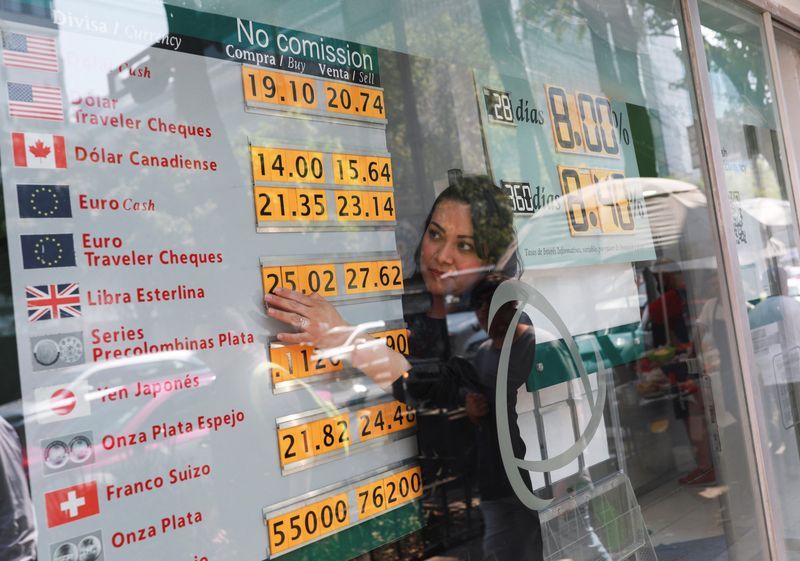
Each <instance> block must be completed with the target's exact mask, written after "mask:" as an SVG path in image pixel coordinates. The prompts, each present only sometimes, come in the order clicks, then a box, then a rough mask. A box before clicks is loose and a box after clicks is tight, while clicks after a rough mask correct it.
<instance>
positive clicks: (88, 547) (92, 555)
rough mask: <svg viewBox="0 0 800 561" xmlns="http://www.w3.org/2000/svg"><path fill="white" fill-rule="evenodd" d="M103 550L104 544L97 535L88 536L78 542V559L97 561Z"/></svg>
mask: <svg viewBox="0 0 800 561" xmlns="http://www.w3.org/2000/svg"><path fill="white" fill-rule="evenodd" d="M102 551H103V544H102V543H101V542H100V539H99V538H98V537H97V536H86V537H85V538H83V539H82V540H81V541H79V542H78V561H96V560H97V558H99V557H100V553H101V552H102Z"/></svg>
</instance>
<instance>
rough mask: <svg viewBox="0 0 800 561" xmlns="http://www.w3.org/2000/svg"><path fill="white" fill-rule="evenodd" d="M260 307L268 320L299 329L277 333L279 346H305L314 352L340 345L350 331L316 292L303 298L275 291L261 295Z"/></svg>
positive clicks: (302, 295)
mask: <svg viewBox="0 0 800 561" xmlns="http://www.w3.org/2000/svg"><path fill="white" fill-rule="evenodd" d="M264 305H265V306H266V308H267V315H268V316H269V317H271V318H275V319H277V320H280V321H282V322H284V323H288V324H289V325H291V326H294V327H296V328H297V329H298V330H299V331H298V332H296V333H289V332H286V333H278V340H279V341H281V342H283V343H289V344H300V343H306V344H309V345H314V346H315V347H316V348H318V349H330V348H334V347H338V346H340V345H342V344H344V343H345V342H346V341H347V338H348V336H349V335H350V333H352V331H353V327H352V326H351V325H349V324H348V323H347V322H346V321H344V320H343V319H342V316H340V315H339V312H337V311H336V308H334V307H333V305H332V304H331V303H330V302H328V301H327V300H325V298H323V297H322V296H320V295H319V294H317V293H316V292H315V293H313V294H310V295H306V294H301V293H300V292H295V291H293V290H287V289H285V288H276V289H275V291H274V292H273V293H272V294H267V295H266V296H264Z"/></svg>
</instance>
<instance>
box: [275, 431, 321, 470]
mask: <svg viewBox="0 0 800 561" xmlns="http://www.w3.org/2000/svg"><path fill="white" fill-rule="evenodd" d="M278 454H279V456H278V457H279V458H280V462H281V466H285V465H288V464H291V463H294V462H299V461H300V460H305V459H306V458H310V457H312V456H313V455H314V449H313V443H312V436H311V427H309V426H308V425H300V426H296V427H289V428H285V429H278Z"/></svg>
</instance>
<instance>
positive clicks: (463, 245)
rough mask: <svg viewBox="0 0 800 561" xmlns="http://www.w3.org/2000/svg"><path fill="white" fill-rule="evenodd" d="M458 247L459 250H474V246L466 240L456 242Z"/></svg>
mask: <svg viewBox="0 0 800 561" xmlns="http://www.w3.org/2000/svg"><path fill="white" fill-rule="evenodd" d="M458 249H460V250H461V251H470V252H471V251H474V250H475V246H473V245H472V244H471V243H468V242H461V243H460V244H458Z"/></svg>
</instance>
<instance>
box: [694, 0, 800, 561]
mask: <svg viewBox="0 0 800 561" xmlns="http://www.w3.org/2000/svg"><path fill="white" fill-rule="evenodd" d="M700 17H701V20H702V22H703V38H704V43H705V47H706V53H707V55H708V69H709V73H710V76H711V85H712V92H713V99H714V106H715V116H716V121H717V127H718V128H719V132H720V138H721V140H722V157H723V162H724V167H725V183H726V185H727V188H728V193H729V195H730V204H731V209H732V213H733V227H734V234H735V239H736V250H737V256H738V263H739V268H740V270H741V277H742V285H743V292H744V297H745V299H746V300H747V301H746V302H745V305H746V306H747V308H748V316H749V321H750V337H751V339H752V343H753V349H754V353H755V362H756V367H757V370H756V371H755V372H753V373H752V374H751V377H752V378H751V379H752V382H753V384H754V385H755V386H757V393H756V395H757V396H758V400H759V401H758V402H757V404H756V407H755V411H756V412H757V416H758V419H759V422H760V423H761V426H762V429H761V430H763V435H762V438H761V442H762V448H763V450H764V456H765V460H766V466H765V467H766V469H767V470H768V472H767V474H766V477H765V480H766V481H767V482H768V485H769V490H770V493H771V494H772V501H773V504H774V505H775V508H776V510H777V511H778V512H777V513H776V516H775V524H776V526H775V532H776V534H777V538H778V540H779V543H780V546H781V547H783V548H786V550H784V551H785V552H784V554H785V555H789V551H791V549H792V547H793V546H792V545H791V544H792V543H793V536H794V535H795V534H796V531H797V522H796V521H795V516H794V514H793V507H792V505H793V503H794V501H793V499H792V493H793V488H794V486H793V485H792V484H791V483H790V481H791V480H792V478H793V477H795V474H797V473H798V469H799V468H800V463H799V462H798V454H797V438H796V437H797V424H798V422H800V417H798V412H797V404H796V397H795V393H796V391H797V390H796V380H795V375H794V373H795V372H797V363H796V359H797V358H798V354H797V351H798V343H800V332H798V330H797V322H798V318H800V316H798V312H800V310H799V309H798V303H797V299H796V298H797V296H798V293H797V290H796V288H794V289H793V288H792V287H793V285H794V284H796V281H795V280H794V277H796V276H797V271H798V270H800V269H798V254H797V220H796V216H797V214H796V209H795V207H794V203H793V198H792V197H791V196H790V189H791V186H790V183H789V179H788V174H787V171H788V170H787V166H786V159H785V151H784V146H783V139H782V132H781V127H780V124H779V119H778V112H777V104H776V99H775V96H776V95H777V93H778V92H776V90H775V87H774V85H773V82H772V76H771V73H770V70H769V68H770V65H769V60H768V58H767V51H766V47H765V45H766V42H765V34H764V29H763V23H762V20H761V17H760V15H758V14H756V13H755V12H753V11H751V10H749V9H745V8H743V7H741V6H739V5H738V4H725V5H721V4H717V3H710V2H703V3H701V5H700ZM782 49H783V53H784V55H786V54H788V53H787V45H784V46H783V47H782ZM787 71H788V72H791V66H790V65H789V66H787ZM787 79H788V80H789V81H788V84H791V83H792V82H791V74H790V73H789V74H787ZM787 93H790V95H789V97H788V98H787V99H788V100H793V99H794V98H795V97H796V91H794V90H788V92H787ZM790 105H791V102H790ZM791 111H792V112H793V111H794V109H792V110H791ZM790 114H792V113H790Z"/></svg>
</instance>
